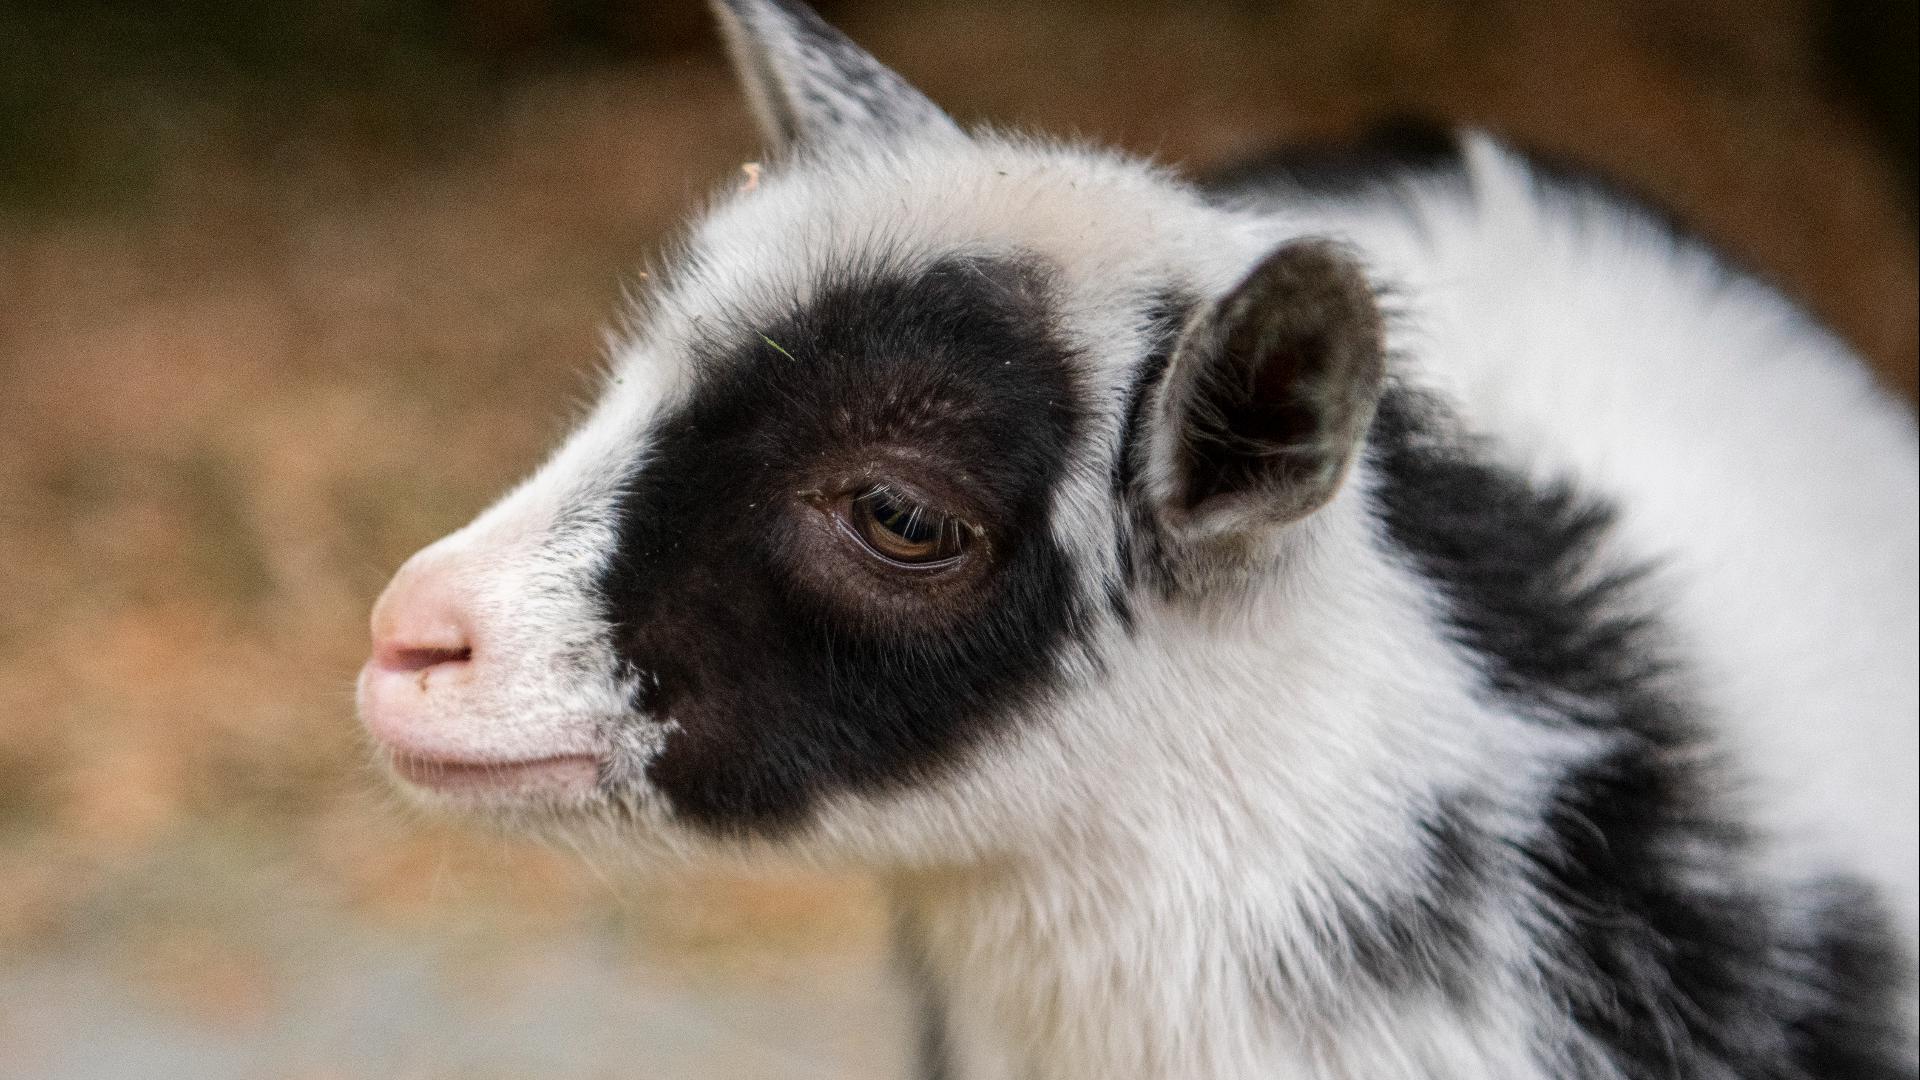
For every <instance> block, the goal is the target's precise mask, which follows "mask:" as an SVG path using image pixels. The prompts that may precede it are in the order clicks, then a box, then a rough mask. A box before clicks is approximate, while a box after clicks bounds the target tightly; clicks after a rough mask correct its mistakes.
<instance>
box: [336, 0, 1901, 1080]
mask: <svg viewBox="0 0 1920 1080" xmlns="http://www.w3.org/2000/svg"><path fill="white" fill-rule="evenodd" d="M717 6H718V8H719V14H720V17H721V20H722V23H723V25H724V28H725V32H726V36H727V40H728V43H729V45H730V46H731V49H732V52H733V56H734V59H735V61H736V62H737V64H738V67H739V70H740V72H741V74H742V76H743V78H744V80H745V83H746V88H747V93H748V96H749V97H750V99H751V101H752V104H753V106H754V110H755V112H756V114H757V116H758V118H759V121H760V123H761V126H762V127H763V128H764V129H765V134H766V137H767V138H768V140H769V141H770V142H771V143H772V144H773V147H772V150H773V152H772V156H771V158H770V161H769V163H768V165H767V166H766V170H765V175H764V176H763V177H759V178H758V180H757V182H755V183H751V184H743V185H739V186H737V187H736V189H735V190H733V191H730V192H727V193H724V194H723V195H721V197H720V198H719V200H718V201H717V203H716V205H715V206H714V207H713V208H712V209H711V210H710V212H709V213H708V214H707V215H706V216H705V217H704V218H703V219H702V220H701V221H700V222H699V223H698V224H697V225H696V226H695V227H694V228H693V230H692V231H691V233H690V235H689V236H688V238H687V239H686V241H685V242H684V243H683V244H682V245H681V246H680V247H679V248H678V250H677V251H676V252H675V253H674V254H673V255H672V256H671V258H670V259H669V260H668V263H669V265H668V268H667V270H666V272H665V273H664V274H663V275H661V276H659V277H657V278H655V279H654V280H653V281H652V282H650V284H649V286H648V288H647V295H646V296H645V297H644V300H643V307H642V310H640V311H638V312H636V313H635V316H634V318H633V320H632V325H631V331H630V333H629V335H628V336H627V338H626V340H625V342H624V344H622V345H621V346H620V347H619V349H618V352H617V356H616V358H615V362H614V364H613V366H612V370H611V373H610V376H609V378H608V381H607V386H606V389H605V394H604V396H603V397H602V399H601V400H600V402H599V404H598V406H597V408H596V409H595V410H594V411H593V413H592V414H591V416H590V417H589V418H588V419H587V420H586V421H585V422H584V424H583V425H582V426H581V427H580V428H579V430H578V431H577V432H576V433H575V434H574V435H573V436H572V437H571V438H570V439H569V440H568V441H567V442H566V444H565V445H564V446H563V447H562V448H561V449H560V450H559V451H558V452H557V453H556V454H555V455H554V457H553V459H552V460H551V461H550V462H548V463H547V465H546V466H545V467H544V468H542V469H541V470H540V471H538V472H537V473H536V474H535V475H534V476H533V478H532V479H531V480H529V481H527V482H526V483H525V484H524V485H522V486H521V487H520V488H519V489H518V490H516V491H514V492H513V493H512V494H510V495H508V496H507V497H506V498H505V499H504V500H503V501H501V502H500V503H499V504H498V505H496V506H494V507H493V508H492V509H490V510H488V511H487V512H486V513H484V514H482V515H481V516H480V517H479V519H478V520H476V521H475V522H474V523H473V524H471V525H469V526H467V527H466V528H465V529H462V530H461V531H460V532H458V533H455V534H454V535H452V536H450V537H448V538H446V539H445V540H442V541H440V542H439V543H437V544H435V545H433V546H432V547H430V548H428V549H427V550H426V551H424V552H422V553H420V554H419V555H418V556H416V557H415V558H414V559H413V560H412V561H410V562H409V563H408V564H407V565H406V566H405V567H403V568H402V569H401V571H400V573H399V574H398V576H397V577H396V578H395V579H394V582H393V584H392V585H391V586H390V587H389V589H388V591H387V593H386V595H385V597H383V598H382V600H381V602H380V604H379V606H378V607H377V608H376V610H375V612H374V619H373V633H374V641H375V646H374V652H373V658H372V660H371V661H370V662H369V663H368V666H367V668H366V670H365V672H364V675H363V678H362V681H361V687H360V694H361V699H360V700H361V711H362V715H363V716H364V719H365V723H366V725H367V727H368V728H369V729H370V731H371V732H372V734H373V736H374V739H375V741H376V742H377V744H378V746H379V747H380V748H381V750H382V751H383V752H384V754H385V756H386V757H387V759H388V760H389V761H390V762H391V764H392V767H393V770H394V772H395V773H396V774H397V776H398V778H399V781H400V783H401V786H402V787H403V788H405V789H406V790H407V791H409V792H410V793H412V794H414V795H416V796H418V797H419V798H421V799H423V800H425V801H427V802H430V803H433V804H438V805H444V806H449V807H453V808H456V809H459V810H463V811H468V812H473V813H478V814H483V815H488V816H491V817H494V818H498V819H503V820H506V821H508V822H510V823H513V824H516V825H524V826H527V827H529V828H532V829H534V830H536V831H541V832H562V831H566V832H569V833H570V834H594V835H597V837H598V838H599V839H601V840H604V841H606V842H609V843H612V844H614V845H617V846H619V847H620V848H621V849H623V850H634V849H647V850H654V851H659V852H664V853H667V854H670V855H672V856H675V857H688V858H709V859H710V858H721V857H730V858H742V857H744V858H746V859H748V860H753V861H759V860H767V859H774V858H801V859H807V860H812V861H816V862H826V863H830V864H833V865H840V866H857V867H863V868H867V869H870V870H872V871H874V872H875V873H877V874H878V875H880V877H881V878H882V880H883V881H884V882H885V883H886V884H887V887H888V889H889V890H890V893H891V896H892V897H893V899H894V902H895V904H896V906H897V911H898V925H899V934H900V950H901V956H902V959H903V961H904V966H905V967H906V968H907V969H908V970H909V971H910V972H911V973H912V975H913V978H914V982H915V984H916V987H917V991H918V993H919V994H920V995H921V997H922V1000H923V1004H924V1009H923V1013H924V1017H925V1026H924V1030H923V1034H922V1054H923V1058H924V1065H923V1068H924V1075H926V1076H929V1077H943V1078H952V1080H959V1078H968V1080H980V1078H1009V1080H1010V1078H1046V1080H1065V1078H1074V1077H1083V1078H1088V1080H1115V1078H1122V1077H1126V1078H1153V1077H1159V1078H1180V1080H1193V1078H1247V1080H1252V1078H1261V1080H1271V1078H1300V1080H1309V1078H1314V1080H1329V1078H1336V1077H1338V1078H1349V1080H1429V1078H1431V1080H1668V1078H1671V1080H1681V1078H1686V1080H1816V1078H1819V1080H1888V1078H1912V1077H1914V1076H1915V1075H1916V1048H1915V1027H1916V1024H1915V1015H1916V1007H1915V997H1914V993H1913V983H1914V962H1915V961H1914V951H1913V950H1914V944H1915V942H1914V938H1915V923H1916V918H1917V917H1920V916H1917V912H1920V907H1917V905H1920V898H1917V896H1916V892H1917V889H1916V876H1917V870H1916V849H1917V848H1920V843H1917V842H1916V818H1917V817H1920V814H1917V813H1916V715H1917V714H1920V703H1917V701H1916V697H1917V693H1920V691H1917V689H1916V671H1917V670H1920V664H1917V662H1916V648H1917V646H1916V640H1917V638H1920V616H1917V615H1916V594H1917V593H1920V572H1917V570H1916V546H1917V543H1920V538H1917V537H1916V522H1917V521H1920V466H1917V464H1916V439H1915V427H1914V422H1913V418H1912V417H1911V416H1910V415H1909V414H1908V412H1907V411H1906V410H1905V409H1904V408H1903V407H1902V406H1900V405H1898V404H1896V403H1895V402H1894V401H1892V400H1891V399H1889V398H1888V397H1887V396H1886V395H1885V394H1883V393H1881V392H1880V391H1879V390H1877V389H1876V388H1875V385H1874V383H1873V381H1872V380H1871V378H1870V377H1869V376H1868V374H1867V372H1866V371H1865V370H1864V369H1863V368H1862V366H1861V364H1860V363H1859V361H1858V360H1857V358H1856V357H1855V356H1854V355H1853V354H1851V353H1850V352H1849V351H1848V350H1847V348H1846V347H1845V346H1843V345H1842V344H1841V343H1840V342H1838V341H1837V340H1835V339H1834V337H1833V336H1832V335H1830V334H1829V333H1828V332H1826V331H1825V330H1823V329H1821V328H1820V327H1819V326H1817V325H1816V324H1815V323H1813V322H1812V321H1811V320H1810V319H1809V318H1808V317H1807V316H1806V315H1805V314H1804V313H1802V312H1801V311H1800V310H1799V309H1797V308H1796V307H1794V306H1793V305H1792V304H1790V303H1789V302H1787V301H1785V300H1783V299H1782V298H1781V297H1780V296H1779V295H1777V294H1776V293H1774V292H1773V291H1771V290H1770V289H1768V288H1767V287H1765V286H1763V285H1761V284H1759V283H1757V282H1755V281H1754V280H1753V279H1751V278H1750V277H1747V276H1745V275H1743V274H1742V273H1740V272H1738V271H1737V270H1734V269H1732V268H1730V267H1729V266H1728V265H1727V264H1726V263H1725V262H1724V261H1722V260H1721V259H1719V258H1718V257H1716V256H1715V255H1714V254H1713V253H1711V252H1710V251H1708V250H1706V249H1705V248H1704V247H1702V246H1701V245H1700V244H1698V243H1697V242H1695V241H1693V240H1691V239H1689V238H1687V237H1685V236H1682V235H1677V234H1676V233H1675V231H1674V230H1672V229H1671V228H1669V227H1668V226H1666V225H1664V224H1662V222H1661V220H1660V219H1659V218H1658V217H1657V216H1655V215H1653V214H1650V213H1649V212H1647V211H1645V210H1643V209H1641V208H1639V207H1636V206H1634V205H1631V204H1629V203H1626V202H1623V201H1621V200H1620V199H1618V198H1616V197H1614V196H1611V195H1609V194H1607V193H1605V192H1604V191H1602V190H1601V189H1599V188H1598V187H1596V186H1594V185H1590V184H1583V183H1579V182H1575V181H1571V180H1568V179H1566V178H1565V177H1564V176H1562V175H1560V174H1557V173H1555V172H1552V171H1548V170H1544V169H1543V168H1541V167H1539V166H1536V165H1533V164H1530V163H1528V162H1527V161H1526V160H1524V159H1523V158H1521V157H1518V156H1516V155H1515V154H1513V153H1512V152H1510V151H1508V150H1505V149H1502V148H1501V147H1499V146H1497V145H1495V144H1494V143H1492V142H1490V141H1488V140H1487V139H1485V138H1481V137H1477V136H1467V137H1464V138H1457V139H1456V138H1452V137H1446V136H1439V135H1423V134H1419V133H1417V132H1407V133H1403V134H1402V136H1401V137H1400V138H1398V139H1397V140H1394V141H1392V142H1382V143H1379V144H1376V145H1373V146H1370V147H1363V148H1359V149H1354V150H1348V151H1342V152H1331V151H1316V152H1302V153H1296V154H1293V155H1288V156H1282V157H1277V158H1274V159H1272V160H1270V161H1268V162H1266V163H1264V164H1262V165H1259V166H1255V167H1250V168H1248V169H1245V170H1242V171H1240V172H1239V173H1238V174H1236V178H1235V179H1234V180H1233V181H1231V182H1230V183H1226V184H1221V185H1214V186H1196V185H1195V184H1193V183H1190V182H1188V181H1185V180H1183V179H1181V178H1179V177H1176V176H1174V175H1170V174H1169V173H1168V172H1166V171H1165V170H1162V169H1159V168H1155V167H1153V166H1150V165H1147V164H1144V163H1142V162H1140V161H1137V160H1134V159H1131V158H1128V157H1125V156H1122V155H1118V154H1114V153H1109V152H1106V151H1102V150H1096V149H1090V148H1087V147H1084V146H1075V145H1062V144H1059V143H1054V142H1047V141H1041V140H1034V139H1028V138H1019V137H1010V136H1006V135H1001V134H995V133H991V132H973V133H969V132H965V131H963V130H962V129H961V128H960V127H958V126H957V125H956V124H955V123H954V122H953V121H952V120H950V119H948V118H947V117H946V116H945V115H944V114H943V113H941V112H940V111H939V109H937V108H936V107H935V106H934V105H933V104H932V103H930V102H929V101H928V100H927V99H926V98H924V97H923V96H921V95H920V94H919V93H917V92H916V91H914V90H913V89H911V88H910V87H908V86H907V85H906V84H905V83H904V82H902V81H901V80H900V78H899V77H898V76H896V75H894V74H893V73H892V72H890V71H888V70H887V69H886V68H884V67H882V66H880V64H879V63H878V62H876V61H875V60H874V59H873V58H871V57H870V56H868V55H866V54H865V53H863V52H861V51H859V50H858V49H857V48H856V47H855V46H853V45H852V44H851V43H850V42H848V41H847V40H846V39H845V38H844V37H842V36H841V35H840V34H838V33H837V32H835V31H834V30H832V29H830V28H829V27H828V26H826V25H825V24H824V23H822V22H821V21H820V20H819V19H818V18H817V17H816V16H815V15H814V14H813V13H811V12H810V11H808V10H807V9H805V8H804V7H802V6H801V5H800V4H798V3H797V2H794V0H724V2H721V3H719V4H718V5H717Z"/></svg>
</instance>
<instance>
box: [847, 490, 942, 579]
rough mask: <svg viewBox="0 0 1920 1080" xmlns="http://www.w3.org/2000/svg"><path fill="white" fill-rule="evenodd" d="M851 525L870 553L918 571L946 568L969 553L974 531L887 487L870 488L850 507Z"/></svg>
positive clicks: (848, 514)
mask: <svg viewBox="0 0 1920 1080" xmlns="http://www.w3.org/2000/svg"><path fill="white" fill-rule="evenodd" d="M847 517H848V525H849V526H850V527H851V529H852V531H853V534H854V535H855V536H856V537H858V538H859V540H860V542H861V543H862V544H864V545H866V547H867V550H869V551H871V552H873V553H874V554H875V555H878V556H880V557H881V558H882V559H885V560H887V561H888V562H891V563H897V564H900V565H902V566H911V567H914V568H916V569H929V568H932V567H937V566H946V565H948V564H950V563H952V562H954V561H955V560H957V559H959V558H960V556H961V555H962V554H964V553H965V552H966V549H967V543H968V541H969V540H970V539H971V538H972V535H973V532H972V529H971V528H970V527H969V526H968V525H967V524H966V523H965V522H963V521H961V520H960V519H959V518H956V517H951V516H949V515H947V514H943V513H941V512H939V511H938V510H934V509H932V508H931V507H927V506H922V505H920V504H919V503H917V502H915V501H913V500H912V499H910V498H908V497H906V496H905V495H902V494H901V493H899V492H897V491H894V490H892V489H890V488H888V487H885V486H884V485H882V486H875V487H871V488H868V489H867V490H865V491H863V492H861V493H860V494H858V495H856V496H854V497H853V501H852V502H851V503H849V504H848V507H847Z"/></svg>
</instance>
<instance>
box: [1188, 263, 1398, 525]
mask: <svg viewBox="0 0 1920 1080" xmlns="http://www.w3.org/2000/svg"><path fill="white" fill-rule="evenodd" d="M1383 337H1384V335H1383V330H1382V325H1381V317H1380V309H1379V305H1378V304H1377V302H1376V301H1375V299H1374V295H1373V289H1372V287H1371V285H1370V284H1369V283H1368V281H1367V278H1366V275H1365V273H1364V272H1363V271H1362V270H1361V268H1360V265H1359V263H1358V261H1357V260H1356V259H1355V258H1354V257H1353V256H1352V255H1350V254H1349V253H1347V252H1346V251H1345V250H1344V249H1342V248H1341V247H1339V246H1338V245H1336V244H1333V243H1331V242H1328V241H1325V240H1300V241H1294V242H1291V243H1288V244H1285V245H1283V246H1282V247H1280V248H1279V249H1277V250H1275V251H1274V252H1273V253H1271V254H1269V255H1268V256H1267V257H1266V258H1265V259H1263V260H1261V262H1260V264H1259V265H1258V266H1256V267H1255V268H1254V269H1253V271H1252V272H1251V273H1250V274H1248V275H1247V277H1246V278H1245V279H1244V280H1243V281H1241V283H1240V284H1239V285H1237V286H1235V287H1234V288H1233V289H1232V290H1231V291H1229V292H1228V293H1227V294H1226V295H1225V296H1223V297H1221V298H1220V299H1219V300H1217V301H1215V302H1214V303H1213V304H1212V305H1211V306H1209V307H1207V308H1206V309H1204V310H1203V311H1202V312H1201V313H1200V314H1199V315H1197V316H1196V317H1195V318H1194V320H1193V322H1192V323H1191V324H1190V325H1189V326H1188V328H1187V330H1186V332H1185V333H1184V334H1183V335H1182V337H1181V340H1180V342H1179V344H1178V345H1177V346H1176V347H1175V350H1174V356H1173V361H1172V363H1171V365H1170V366H1169V369H1168V373H1167V381H1166V385H1165V387H1164V396H1163V398H1162V403H1163V408H1162V411H1161V417H1160V420H1161V423H1162V424H1163V425H1164V431H1165V432H1166V434H1167V435H1168V436H1169V446H1170V449H1171V451H1172V452H1171V454H1170V455H1168V457H1169V458H1170V460H1167V461H1166V466H1167V467H1168V468H1170V469H1171V473H1172V474H1171V476H1168V477H1166V478H1165V479H1166V480H1168V481H1170V483H1169V484H1168V486H1167V487H1166V488H1165V489H1164V490H1166V492H1167V495H1168V499H1167V505H1166V506H1165V507H1164V508H1163V510H1164V511H1165V514H1166V516H1167V517H1169V518H1170V519H1173V520H1174V521H1175V522H1177V523H1179V524H1182V525H1185V526H1187V527H1189V528H1199V529H1201V530H1202V531H1205V532H1209V533H1213V532H1223V531H1233V530H1236V529H1242V528H1248V527H1253V526H1258V525H1273V524H1286V523H1289V522H1293V521H1297V520H1299V519H1301V518H1303V517H1306V516H1307V515H1308V514H1311V513H1312V512H1313V511H1315V510H1317V509H1318V508H1319V507H1320V506H1322V505H1323V504H1325V503H1326V502H1327V500H1329V499H1331V498H1332V497H1333V494H1334V492H1335V491H1337V490H1338V489H1339V487H1340V483H1341V480H1342V479H1343V478H1344V477H1345V475H1346V472H1347V469H1348V467H1349V466H1350V465H1351V464H1352V461H1353V459H1354V457H1355V456H1356V454H1357V453H1358V451H1359V448H1360V445H1361V443H1362V441H1363V440H1364V439H1365V437H1366V431H1367V428H1368V426H1369V425H1370V424H1371V423H1372V420H1373V412H1374V407H1375V405H1376V404H1377V403H1378V401H1379V397H1380V389H1381V380H1382V378H1383V377H1384V371H1385V345H1384V340H1383Z"/></svg>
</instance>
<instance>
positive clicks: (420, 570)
mask: <svg viewBox="0 0 1920 1080" xmlns="http://www.w3.org/2000/svg"><path fill="white" fill-rule="evenodd" d="M454 584H455V583H454V577H453V575H451V574H448V573H446V572H445V571H444V565H443V564H439V563H422V562H420V561H419V560H417V559H416V560H414V561H412V562H409V563H407V565H405V566H403V567H401V568H400V572H399V573H397V574H395V575H394V577H393V581H392V583H390V584H389V585H388V586H387V591H386V592H384V593H382V594H381V595H380V600H379V602H378V603H376V604H374V606H373V656H372V658H371V660H370V664H371V666H372V667H375V668H378V669H380V670H382V671H389V672H398V673H411V672H422V671H427V670H429V669H431V668H439V667H446V666H449V665H460V664H468V663H471V662H472V660H473V623H472V618H471V616H470V615H469V613H468V612H467V610H466V605H465V601H464V599H463V597H462V596H461V595H460V593H459V592H458V591H457V590H456V588H455V587H454Z"/></svg>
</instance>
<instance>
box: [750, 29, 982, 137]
mask: <svg viewBox="0 0 1920 1080" xmlns="http://www.w3.org/2000/svg"><path fill="white" fill-rule="evenodd" d="M713 7H714V12H715V13H716V14H717V15H718V16H719V17H720V32H721V36H723V37H724V38H725V39H726V42H727V51H728V52H729V53H730V54H732V56H733V64H734V68H735V69H736V70H737V71H738V72H739V75H740V80H741V82H742V83H743V84H745V87H746V91H747V98H748V101H749V103H750V104H751V105H752V106H753V112H754V116H755V117H756V118H757V119H758V120H759V122H760V130H761V134H762V135H763V136H764V137H765V138H766V140H767V142H768V143H769V144H771V145H772V146H773V148H774V149H776V150H786V149H789V148H794V147H801V146H808V145H819V144H823V143H831V142H838V141H846V142H851V141H869V142H871V141H885V140H891V139H894V138H897V137H899V136H901V135H906V134H924V133H928V132H938V133H942V134H946V135H957V134H959V132H960V128H959V126H958V125H956V124H955V123H954V122H953V121H952V120H951V119H950V118H948V116H947V114H946V113H943V112H941V111H940V108H939V106H937V105H935V104H934V103H933V102H931V101H929V100H927V97H926V95H924V94H922V93H920V91H918V90H915V89H914V88H913V87H912V86H910V85H908V84H907V81H906V80H905V79H902V78H901V77H900V76H898V75H896V74H894V73H893V72H892V71H890V70H888V69H887V68H886V66H884V65H883V64H881V63H880V62H879V61H878V60H875V59H874V58H873V57H872V56H869V55H868V54H867V53H866V52H865V51H864V50H862V49H861V48H860V47H859V46H858V45H855V44H854V43H853V42H851V41H849V40H847V37H846V35H844V34H842V33H840V31H838V30H835V29H834V28H833V27H831V26H829V25H827V23H826V21H825V20H823V19H821V18H820V16H818V15H816V14H814V12H813V10H812V9H811V8H809V7H807V6H806V5H805V4H803V3H800V2H799V0H713Z"/></svg>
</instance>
